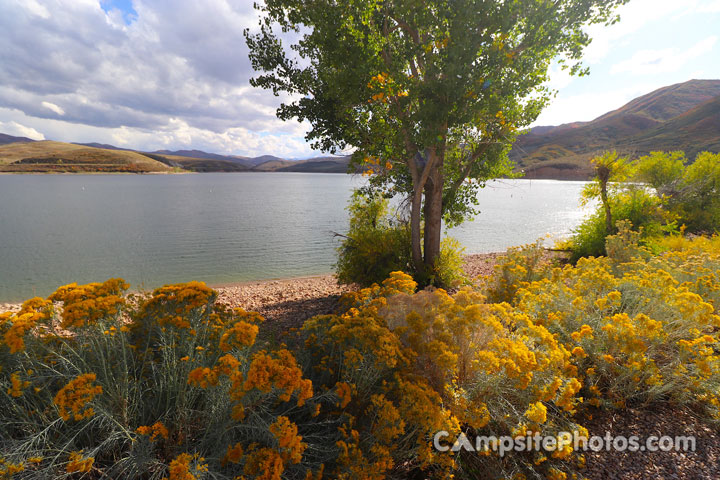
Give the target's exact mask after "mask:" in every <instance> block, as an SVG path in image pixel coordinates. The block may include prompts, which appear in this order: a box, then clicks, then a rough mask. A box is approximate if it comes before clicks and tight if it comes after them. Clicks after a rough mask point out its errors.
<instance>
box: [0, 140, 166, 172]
mask: <svg viewBox="0 0 720 480" xmlns="http://www.w3.org/2000/svg"><path fill="white" fill-rule="evenodd" d="M0 170H2V171H73V170H80V171H137V172H140V171H142V172H167V171H171V170H172V169H171V168H170V167H169V166H167V165H164V164H162V163H161V162H158V161H156V160H153V159H151V158H148V157H146V156H144V155H141V154H139V153H136V152H131V151H125V150H105V149H102V148H93V147H85V146H82V145H74V144H70V143H63V142H53V141H42V142H32V143H11V144H8V145H2V146H0Z"/></svg>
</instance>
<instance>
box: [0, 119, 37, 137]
mask: <svg viewBox="0 0 720 480" xmlns="http://www.w3.org/2000/svg"><path fill="white" fill-rule="evenodd" d="M0 132H2V133H5V134H7V135H13V136H15V137H27V138H31V139H33V140H45V135H43V134H42V133H40V132H38V131H37V130H35V129H34V128H30V127H26V126H25V125H20V124H19V123H17V122H0Z"/></svg>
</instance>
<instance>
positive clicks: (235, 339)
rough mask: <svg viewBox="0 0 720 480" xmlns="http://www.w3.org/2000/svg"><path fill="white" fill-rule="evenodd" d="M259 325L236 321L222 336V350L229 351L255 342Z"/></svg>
mask: <svg viewBox="0 0 720 480" xmlns="http://www.w3.org/2000/svg"><path fill="white" fill-rule="evenodd" d="M257 333H258V326H257V325H254V324H251V323H248V322H245V321H242V320H241V321H238V322H235V323H234V324H233V325H232V326H231V327H230V328H229V329H227V330H226V331H225V332H224V333H223V334H222V337H220V350H222V351H223V352H228V351H230V350H232V349H233V348H243V347H249V346H251V345H253V344H254V343H255V337H256V336H257Z"/></svg>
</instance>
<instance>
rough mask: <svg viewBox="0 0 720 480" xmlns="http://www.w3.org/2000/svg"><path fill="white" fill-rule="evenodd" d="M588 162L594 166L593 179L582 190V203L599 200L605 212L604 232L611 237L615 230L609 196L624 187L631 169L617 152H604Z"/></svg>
mask: <svg viewBox="0 0 720 480" xmlns="http://www.w3.org/2000/svg"><path fill="white" fill-rule="evenodd" d="M590 162H591V163H592V164H593V165H594V166H595V177H594V178H593V181H592V182H590V183H588V184H587V185H586V186H585V189H584V190H583V194H582V199H583V203H586V202H587V201H589V200H593V199H597V198H599V199H600V201H601V202H602V206H603V210H604V211H605V232H606V234H607V235H611V234H612V233H613V232H614V231H615V230H614V229H615V225H614V223H613V216H612V208H611V206H610V196H611V194H612V193H614V191H615V190H617V189H618V188H621V187H624V186H625V185H624V184H623V183H622V182H625V181H626V180H627V179H628V178H629V177H630V176H631V175H632V167H631V165H630V162H629V160H628V158H627V157H619V156H618V154H617V152H615V151H612V152H605V153H604V154H603V155H601V156H599V157H595V158H593V159H592V160H590Z"/></svg>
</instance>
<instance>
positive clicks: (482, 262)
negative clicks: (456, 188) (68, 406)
mask: <svg viewBox="0 0 720 480" xmlns="http://www.w3.org/2000/svg"><path fill="white" fill-rule="evenodd" d="M502 255H505V252H489V253H474V254H468V255H465V263H464V265H463V269H464V270H465V273H466V275H467V276H468V277H470V278H473V279H474V278H476V277H478V276H480V275H487V274H490V273H492V267H493V266H494V265H495V263H496V261H497V258H498V257H499V256H502ZM207 285H208V287H210V288H212V289H213V290H216V291H217V292H218V301H220V302H223V303H226V304H228V305H230V306H232V307H242V308H244V309H245V310H249V311H252V310H255V311H260V312H261V313H263V312H262V311H268V313H273V312H274V313H275V314H277V313H278V312H277V310H283V305H281V304H285V307H291V306H295V305H292V304H293V303H295V304H297V303H302V302H305V301H308V300H316V299H322V298H329V297H335V296H336V297H338V298H339V296H340V295H341V294H342V293H344V292H346V291H349V290H351V289H352V288H353V287H352V286H349V285H340V284H338V283H337V280H336V278H335V274H334V273H333V272H327V273H322V274H314V275H303V276H299V277H283V278H269V279H263V280H244V281H240V282H228V283H213V284H207ZM152 290H153V289H148V290H147V291H148V292H150V291H152ZM21 305H22V302H0V313H3V312H6V311H13V312H14V311H18V310H19V309H20V306H21ZM311 310H315V309H311ZM275 314H273V315H270V316H271V317H274V316H277V315H275ZM301 316H304V315H301ZM307 318H309V317H307ZM268 320H270V318H268Z"/></svg>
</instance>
